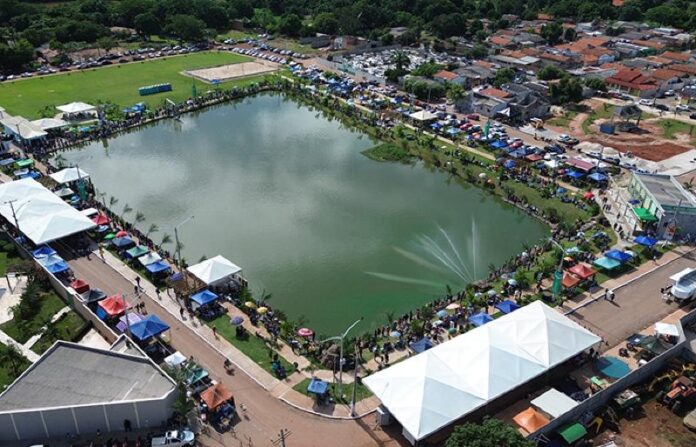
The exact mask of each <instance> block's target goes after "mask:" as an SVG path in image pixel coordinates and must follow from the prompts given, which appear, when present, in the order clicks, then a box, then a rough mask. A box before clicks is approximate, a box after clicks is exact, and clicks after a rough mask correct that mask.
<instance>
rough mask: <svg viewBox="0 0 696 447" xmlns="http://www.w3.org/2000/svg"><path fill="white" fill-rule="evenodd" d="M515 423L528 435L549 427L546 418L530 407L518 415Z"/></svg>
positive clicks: (514, 419)
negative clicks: (546, 426)
mask: <svg viewBox="0 0 696 447" xmlns="http://www.w3.org/2000/svg"><path fill="white" fill-rule="evenodd" d="M512 420H513V421H515V423H516V424H517V425H519V426H520V427H522V429H524V431H526V432H527V433H534V432H535V431H537V430H539V429H540V428H541V427H543V426H545V425H547V424H548V423H549V420H548V418H547V417H546V416H544V415H543V414H541V413H539V412H538V411H536V410H535V409H534V408H532V407H529V408H527V409H526V410H524V411H522V412H520V413H517V415H516V416H515V417H514V418H512Z"/></svg>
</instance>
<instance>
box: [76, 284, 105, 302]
mask: <svg viewBox="0 0 696 447" xmlns="http://www.w3.org/2000/svg"><path fill="white" fill-rule="evenodd" d="M80 296H81V297H82V301H84V302H85V303H86V304H91V303H96V302H97V301H101V300H103V299H104V298H106V293H104V292H102V291H101V290H99V289H97V288H92V289H90V290H89V291H88V292H85V293H83V294H81V295H80Z"/></svg>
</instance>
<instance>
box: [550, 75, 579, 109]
mask: <svg viewBox="0 0 696 447" xmlns="http://www.w3.org/2000/svg"><path fill="white" fill-rule="evenodd" d="M549 95H551V98H553V99H554V101H555V102H556V104H567V103H571V102H574V103H576V102H580V101H582V84H580V82H578V80H577V79H572V78H570V77H564V78H562V79H561V80H560V81H559V82H557V83H554V84H551V86H550V87H549Z"/></svg>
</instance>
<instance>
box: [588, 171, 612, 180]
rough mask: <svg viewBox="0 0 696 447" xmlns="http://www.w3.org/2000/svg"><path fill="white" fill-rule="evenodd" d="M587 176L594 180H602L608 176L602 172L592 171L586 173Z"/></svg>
mask: <svg viewBox="0 0 696 447" xmlns="http://www.w3.org/2000/svg"><path fill="white" fill-rule="evenodd" d="M587 178H589V179H590V180H594V181H595V182H603V181H605V180H606V179H607V178H608V177H607V176H606V175H604V174H601V173H599V172H593V173H592V174H590V175H588V176H587Z"/></svg>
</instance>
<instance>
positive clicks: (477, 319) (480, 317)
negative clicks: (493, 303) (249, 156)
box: [469, 312, 493, 327]
mask: <svg viewBox="0 0 696 447" xmlns="http://www.w3.org/2000/svg"><path fill="white" fill-rule="evenodd" d="M491 321H493V317H491V316H490V315H488V314H487V313H484V312H479V313H477V314H474V315H472V316H470V317H469V323H471V324H473V325H474V326H477V327H478V326H483V325H484V324H486V323H490V322H491Z"/></svg>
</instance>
